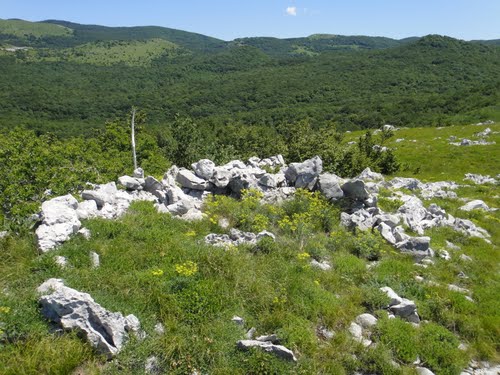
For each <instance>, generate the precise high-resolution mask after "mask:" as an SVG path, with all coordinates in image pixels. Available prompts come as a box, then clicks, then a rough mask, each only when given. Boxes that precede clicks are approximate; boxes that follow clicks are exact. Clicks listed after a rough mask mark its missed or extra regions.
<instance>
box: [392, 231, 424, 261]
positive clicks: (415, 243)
mask: <svg viewBox="0 0 500 375" xmlns="http://www.w3.org/2000/svg"><path fill="white" fill-rule="evenodd" d="M430 243H431V238H430V237H427V236H423V237H409V238H408V239H406V240H404V241H402V242H399V243H398V244H397V245H396V246H397V248H398V249H400V250H401V251H403V252H408V253H410V254H412V255H413V256H415V257H416V258H425V257H426V256H432V255H433V252H432V250H431V249H430Z"/></svg>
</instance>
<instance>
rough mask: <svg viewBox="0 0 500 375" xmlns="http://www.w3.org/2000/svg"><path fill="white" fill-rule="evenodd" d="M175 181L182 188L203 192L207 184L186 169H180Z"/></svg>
mask: <svg viewBox="0 0 500 375" xmlns="http://www.w3.org/2000/svg"><path fill="white" fill-rule="evenodd" d="M176 180H177V182H178V183H179V184H181V186H182V187H185V188H188V189H193V190H205V189H206V188H207V182H206V181H205V180H204V179H203V178H200V177H198V176H196V175H195V174H194V173H193V172H191V171H190V170H188V169H184V168H181V169H180V170H179V172H178V173H177V176H176Z"/></svg>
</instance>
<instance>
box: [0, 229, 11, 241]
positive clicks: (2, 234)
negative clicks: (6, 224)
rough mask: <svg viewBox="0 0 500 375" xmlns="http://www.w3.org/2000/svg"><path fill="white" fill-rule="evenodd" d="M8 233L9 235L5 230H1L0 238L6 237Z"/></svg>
mask: <svg viewBox="0 0 500 375" xmlns="http://www.w3.org/2000/svg"><path fill="white" fill-rule="evenodd" d="M8 235H9V232H7V231H6V230H3V231H1V232H0V240H1V239H2V238H6V237H7V236H8Z"/></svg>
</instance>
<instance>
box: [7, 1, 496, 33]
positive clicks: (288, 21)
mask: <svg viewBox="0 0 500 375" xmlns="http://www.w3.org/2000/svg"><path fill="white" fill-rule="evenodd" d="M0 18H2V19H7V18H21V19H25V20H29V21H41V20H46V19H59V20H66V21H72V22H77V23H84V24H97V25H105V26H145V25H155V26H165V27H171V28H175V29H181V30H186V31H191V32H197V33H200V34H204V35H209V36H213V37H216V38H219V39H223V40H233V39H235V38H241V37H251V36H272V37H278V38H290V37H303V36H308V35H311V34H318V33H321V34H337V35H371V36H386V37H391V38H397V39H400V38H405V37H409V36H423V35H427V34H441V35H448V36H451V37H454V38H459V39H465V40H471V39H500V0H343V1H339V0H251V1H248V0H247V1H241V0H141V1H132V0H120V1H118V0H83V1H82V0H0Z"/></svg>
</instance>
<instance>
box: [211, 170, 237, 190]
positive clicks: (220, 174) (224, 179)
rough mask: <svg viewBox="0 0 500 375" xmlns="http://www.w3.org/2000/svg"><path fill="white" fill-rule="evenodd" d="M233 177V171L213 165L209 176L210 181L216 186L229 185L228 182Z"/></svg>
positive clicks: (223, 186)
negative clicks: (212, 171) (212, 170)
mask: <svg viewBox="0 0 500 375" xmlns="http://www.w3.org/2000/svg"><path fill="white" fill-rule="evenodd" d="M232 178H233V173H232V172H231V171H230V170H229V169H226V168H223V167H215V168H214V173H213V175H212V177H211V178H210V182H211V183H213V184H214V185H215V186H216V187H218V188H225V187H227V186H228V185H229V182H230V181H231V179H232Z"/></svg>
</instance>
